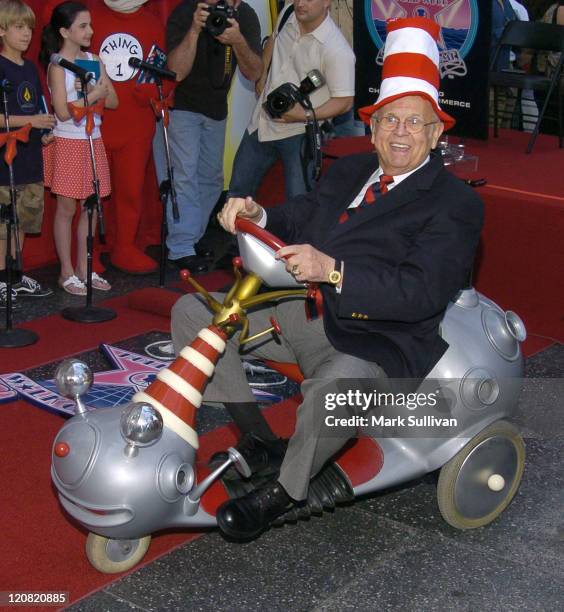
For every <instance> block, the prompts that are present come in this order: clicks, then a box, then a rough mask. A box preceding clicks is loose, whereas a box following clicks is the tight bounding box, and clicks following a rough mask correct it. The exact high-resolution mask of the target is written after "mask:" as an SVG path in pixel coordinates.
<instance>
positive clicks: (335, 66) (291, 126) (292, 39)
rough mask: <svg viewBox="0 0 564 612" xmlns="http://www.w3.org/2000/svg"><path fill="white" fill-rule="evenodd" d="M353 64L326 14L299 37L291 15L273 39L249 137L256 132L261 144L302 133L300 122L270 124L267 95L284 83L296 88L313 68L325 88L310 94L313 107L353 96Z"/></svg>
mask: <svg viewBox="0 0 564 612" xmlns="http://www.w3.org/2000/svg"><path fill="white" fill-rule="evenodd" d="M283 14H284V11H282V12H281V13H280V15H279V18H278V22H277V24H276V28H275V30H274V31H275V32H276V31H278V23H279V22H280V19H281V17H282V15H283ZM354 63H355V56H354V53H353V51H352V49H351V48H350V46H349V43H348V42H347V41H346V39H345V37H344V36H343V34H342V33H341V31H340V30H339V28H338V27H337V26H336V25H335V22H334V21H333V20H332V19H331V17H330V16H329V15H327V17H326V18H325V20H324V21H323V22H322V23H321V24H320V25H319V26H318V27H317V28H316V29H315V30H314V31H313V32H310V33H308V34H304V35H303V36H302V35H301V33H300V29H299V24H298V21H297V19H296V15H295V14H294V13H292V14H291V15H290V17H288V20H287V21H286V23H285V24H284V26H283V27H282V30H281V31H280V33H279V34H278V35H277V36H276V38H275V41H274V50H273V53H272V63H271V66H270V70H269V73H268V77H267V81H266V84H265V87H264V89H263V91H262V93H261V95H260V97H259V99H258V102H257V104H256V106H255V109H254V111H253V116H252V118H251V121H250V123H249V127H248V131H249V134H252V133H253V132H255V131H256V130H257V129H258V139H259V141H260V142H264V141H269V140H281V139H282V138H289V137H290V136H296V135H298V134H303V133H304V132H305V125H304V124H303V123H276V122H274V121H272V119H271V118H270V116H269V115H268V114H267V113H266V111H265V110H264V109H263V108H262V105H263V103H264V101H265V99H266V96H267V95H268V94H269V93H270V92H271V91H272V90H273V89H276V88H277V87H278V86H279V85H282V84H283V83H288V82H290V83H294V84H295V85H299V84H300V83H301V81H302V80H303V79H304V78H305V76H306V75H307V73H308V72H309V71H310V70H315V69H316V70H319V71H320V72H321V74H322V75H323V77H324V78H325V85H323V86H322V87H320V88H319V89H316V90H315V91H314V92H312V93H311V94H310V100H311V103H312V105H313V107H314V108H316V107H318V106H321V104H324V103H325V102H327V100H329V99H330V98H345V97H348V96H354Z"/></svg>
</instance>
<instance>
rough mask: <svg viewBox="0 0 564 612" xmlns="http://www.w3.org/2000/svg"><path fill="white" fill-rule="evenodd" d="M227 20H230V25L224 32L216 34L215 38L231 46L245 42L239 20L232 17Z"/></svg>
mask: <svg viewBox="0 0 564 612" xmlns="http://www.w3.org/2000/svg"><path fill="white" fill-rule="evenodd" d="M227 21H228V22H229V27H228V28H225V30H224V31H223V34H220V35H219V36H216V37H215V39H216V40H219V42H220V43H222V44H224V45H231V46H234V45H237V44H240V43H242V42H244V41H245V39H244V38H243V35H242V34H241V30H240V29H239V22H238V21H237V20H236V19H233V18H231V17H229V18H228V19H227Z"/></svg>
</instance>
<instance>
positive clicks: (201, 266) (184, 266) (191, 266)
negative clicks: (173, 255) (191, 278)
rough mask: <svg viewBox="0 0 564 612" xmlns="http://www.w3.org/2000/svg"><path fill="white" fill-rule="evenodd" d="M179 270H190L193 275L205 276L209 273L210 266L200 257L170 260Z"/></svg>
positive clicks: (193, 256)
mask: <svg viewBox="0 0 564 612" xmlns="http://www.w3.org/2000/svg"><path fill="white" fill-rule="evenodd" d="M168 261H169V262H170V263H171V264H172V265H174V266H176V267H177V268H178V269H179V270H188V271H189V272H190V273H191V274H203V273H204V272H207V271H208V264H207V262H206V261H204V260H203V259H202V258H201V257H199V256H198V255H186V256H185V257H180V258H179V259H169V260H168Z"/></svg>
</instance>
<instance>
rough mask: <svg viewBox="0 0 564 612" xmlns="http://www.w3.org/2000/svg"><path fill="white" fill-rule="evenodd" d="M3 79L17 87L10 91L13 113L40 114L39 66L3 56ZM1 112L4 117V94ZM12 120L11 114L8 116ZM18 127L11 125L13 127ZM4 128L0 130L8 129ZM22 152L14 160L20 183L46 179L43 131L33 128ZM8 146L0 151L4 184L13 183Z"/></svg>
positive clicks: (20, 146) (20, 148)
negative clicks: (9, 171)
mask: <svg viewBox="0 0 564 612" xmlns="http://www.w3.org/2000/svg"><path fill="white" fill-rule="evenodd" d="M0 79H7V80H8V81H10V82H11V83H12V86H13V89H12V91H11V92H10V93H9V94H8V113H9V115H30V116H31V115H37V114H39V113H40V112H41V106H40V104H41V96H42V95H43V90H42V88H41V82H40V80H39V74H38V72H37V68H36V67H35V65H34V64H33V63H32V62H30V61H29V60H27V59H24V63H23V65H22V66H20V65H19V64H16V63H14V62H12V61H11V60H9V59H6V58H5V57H4V56H2V55H0ZM0 113H1V114H2V116H4V104H3V98H2V94H1V93H0ZM8 119H9V117H8ZM14 129H18V128H14V127H13V126H11V130H14ZM5 131H6V130H5V129H4V128H0V132H5ZM17 146H18V154H17V156H16V158H15V159H14V164H13V168H14V178H15V182H16V185H26V184H28V183H37V182H39V181H42V180H43V156H42V152H41V148H42V145H41V130H38V129H35V128H32V129H31V131H30V133H29V142H27V143H24V142H19V141H18V143H17ZM4 153H5V148H4V147H3V148H2V149H1V150H0V185H2V186H5V185H9V184H10V180H9V173H8V166H7V164H6V162H5V161H4Z"/></svg>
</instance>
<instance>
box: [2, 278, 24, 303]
mask: <svg viewBox="0 0 564 612" xmlns="http://www.w3.org/2000/svg"><path fill="white" fill-rule="evenodd" d="M7 297H8V285H7V284H6V283H4V282H2V281H0V309H3V310H5V309H6V301H7ZM19 308H20V305H19V304H18V303H17V300H16V291H15V289H14V287H13V286H12V309H13V310H19Z"/></svg>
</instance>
